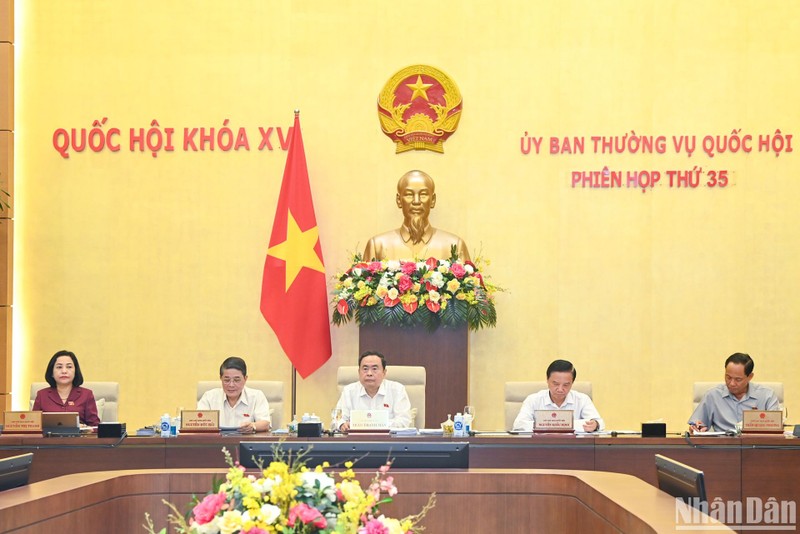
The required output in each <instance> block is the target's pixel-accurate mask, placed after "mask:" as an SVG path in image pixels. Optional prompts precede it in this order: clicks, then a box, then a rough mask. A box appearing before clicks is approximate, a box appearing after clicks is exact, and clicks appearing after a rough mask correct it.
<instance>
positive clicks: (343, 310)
mask: <svg viewBox="0 0 800 534" xmlns="http://www.w3.org/2000/svg"><path fill="white" fill-rule="evenodd" d="M349 309H350V306H348V305H347V301H346V300H344V299H339V303H338V304H336V310H337V311H338V312H339V314H340V315H347V312H348V310H349Z"/></svg>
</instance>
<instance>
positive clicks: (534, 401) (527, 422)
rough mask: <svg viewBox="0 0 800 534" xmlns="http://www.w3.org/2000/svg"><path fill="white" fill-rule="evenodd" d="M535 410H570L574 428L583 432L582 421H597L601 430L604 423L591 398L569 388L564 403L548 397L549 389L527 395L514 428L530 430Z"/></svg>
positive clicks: (531, 429)
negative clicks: (557, 402) (559, 404)
mask: <svg viewBox="0 0 800 534" xmlns="http://www.w3.org/2000/svg"><path fill="white" fill-rule="evenodd" d="M535 410H572V411H573V413H574V414H575V416H574V419H573V424H574V428H575V430H576V431H578V432H583V425H584V423H588V422H589V421H591V420H592V419H594V420H596V421H597V430H603V428H605V423H603V419H602V418H601V417H600V414H599V413H598V412H597V408H595V407H594V403H593V402H592V399H591V398H589V395H587V394H586V393H581V392H580V391H574V390H570V392H569V393H567V397H566V398H565V399H564V404H562V405H561V406H558V405H557V404H556V403H555V402H553V401H552V400H551V399H550V390H549V389H543V390H541V391H538V392H536V393H534V394H533V395H528V397H527V398H526V399H525V402H523V403H522V408H521V409H520V411H519V415H517V418H516V419H514V428H513V429H512V430H517V431H520V432H532V431H533V422H534V416H533V413H534V411H535Z"/></svg>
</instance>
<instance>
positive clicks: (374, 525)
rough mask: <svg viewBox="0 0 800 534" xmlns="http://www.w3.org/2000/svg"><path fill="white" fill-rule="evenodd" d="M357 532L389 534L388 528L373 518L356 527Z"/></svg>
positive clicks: (361, 533) (362, 533) (359, 533)
mask: <svg viewBox="0 0 800 534" xmlns="http://www.w3.org/2000/svg"><path fill="white" fill-rule="evenodd" d="M358 534H389V529H388V528H386V525H384V524H383V523H381V522H380V521H378V520H377V519H374V518H373V519H370V520H369V521H367V523H366V524H365V525H364V526H363V527H361V528H359V529H358Z"/></svg>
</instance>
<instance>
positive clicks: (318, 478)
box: [300, 471, 334, 490]
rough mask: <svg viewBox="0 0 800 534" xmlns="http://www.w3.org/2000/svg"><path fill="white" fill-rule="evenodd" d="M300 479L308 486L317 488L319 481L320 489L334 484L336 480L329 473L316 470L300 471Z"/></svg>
mask: <svg viewBox="0 0 800 534" xmlns="http://www.w3.org/2000/svg"><path fill="white" fill-rule="evenodd" d="M300 480H301V481H302V482H303V486H305V487H306V488H315V487H316V483H317V482H319V487H320V489H323V490H324V489H325V488H332V487H333V486H334V480H333V479H332V478H331V477H330V476H328V474H327V473H317V472H316V471H306V472H305V473H300Z"/></svg>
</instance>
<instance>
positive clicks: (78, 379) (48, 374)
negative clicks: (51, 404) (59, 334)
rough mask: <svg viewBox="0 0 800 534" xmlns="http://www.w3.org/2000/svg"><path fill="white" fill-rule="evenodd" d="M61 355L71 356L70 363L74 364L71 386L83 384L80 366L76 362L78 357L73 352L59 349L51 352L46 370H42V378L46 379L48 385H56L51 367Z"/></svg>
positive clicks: (52, 367)
mask: <svg viewBox="0 0 800 534" xmlns="http://www.w3.org/2000/svg"><path fill="white" fill-rule="evenodd" d="M61 356H69V357H70V358H72V364H73V365H74V366H75V376H73V377H72V385H73V387H78V386H80V385H81V384H83V373H82V372H81V366H80V364H79V363H78V357H77V356H75V353H74V352H70V351H68V350H60V351H58V352H56V353H55V354H53V357H52V358H50V363H48V364H47V370H45V372H44V379H45V380H47V383H48V384H50V387H51V388H54V387H56V379H55V378H53V369H55V366H56V360H57V359H59V358H60V357H61Z"/></svg>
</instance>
